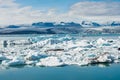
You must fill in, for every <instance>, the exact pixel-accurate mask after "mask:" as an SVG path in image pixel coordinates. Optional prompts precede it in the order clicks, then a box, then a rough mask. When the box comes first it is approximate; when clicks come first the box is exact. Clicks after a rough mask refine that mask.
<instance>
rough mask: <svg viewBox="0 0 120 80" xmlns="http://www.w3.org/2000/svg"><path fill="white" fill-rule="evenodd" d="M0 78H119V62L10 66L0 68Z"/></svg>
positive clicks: (35, 79) (5, 79)
mask: <svg viewBox="0 0 120 80" xmlns="http://www.w3.org/2000/svg"><path fill="white" fill-rule="evenodd" d="M0 80H120V64H112V65H111V66H109V67H103V68H101V67H98V66H84V67H80V66H65V67H24V68H10V69H6V70H0Z"/></svg>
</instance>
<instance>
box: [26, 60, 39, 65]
mask: <svg viewBox="0 0 120 80" xmlns="http://www.w3.org/2000/svg"><path fill="white" fill-rule="evenodd" d="M36 63H37V61H29V60H27V61H26V62H25V64H27V65H35V64H36Z"/></svg>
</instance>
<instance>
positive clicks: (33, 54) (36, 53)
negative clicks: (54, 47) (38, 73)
mask: <svg viewBox="0 0 120 80" xmlns="http://www.w3.org/2000/svg"><path fill="white" fill-rule="evenodd" d="M45 57H46V55H42V54H40V53H39V51H33V50H31V51H30V52H29V53H28V54H27V56H26V57H25V59H26V60H38V59H40V58H45Z"/></svg>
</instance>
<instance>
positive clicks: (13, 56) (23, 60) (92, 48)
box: [0, 35, 120, 66]
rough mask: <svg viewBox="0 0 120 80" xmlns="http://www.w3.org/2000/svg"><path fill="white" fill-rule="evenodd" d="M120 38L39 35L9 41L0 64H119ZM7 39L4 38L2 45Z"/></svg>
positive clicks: (1, 49) (3, 48)
mask: <svg viewBox="0 0 120 80" xmlns="http://www.w3.org/2000/svg"><path fill="white" fill-rule="evenodd" d="M119 42H120V39H119V38H116V39H113V38H111V39H105V38H97V39H96V38H95V39H89V38H87V39H84V38H78V37H71V36H68V35H67V36H54V35H50V36H36V37H30V38H28V39H27V40H8V42H7V43H8V45H9V46H7V47H0V61H1V64H0V65H4V66H18V65H36V66H63V65H89V64H98V63H113V62H115V63H119V62H120V61H119V59H120V46H119V45H120V43H119ZM3 43H4V40H1V41H0V46H2V45H3Z"/></svg>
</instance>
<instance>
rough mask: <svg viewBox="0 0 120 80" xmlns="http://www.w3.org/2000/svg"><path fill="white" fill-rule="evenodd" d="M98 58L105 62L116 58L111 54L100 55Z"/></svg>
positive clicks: (99, 60)
mask: <svg viewBox="0 0 120 80" xmlns="http://www.w3.org/2000/svg"><path fill="white" fill-rule="evenodd" d="M97 60H98V62H100V63H104V62H113V60H114V59H113V57H112V56H110V55H108V54H104V55H101V56H99V58H98V59H97Z"/></svg>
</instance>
